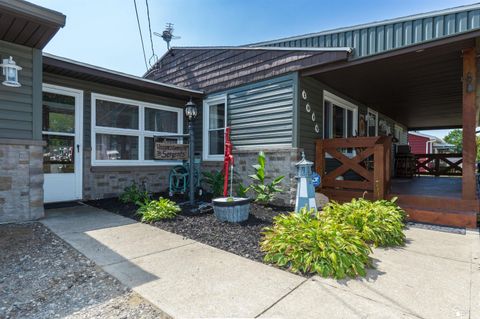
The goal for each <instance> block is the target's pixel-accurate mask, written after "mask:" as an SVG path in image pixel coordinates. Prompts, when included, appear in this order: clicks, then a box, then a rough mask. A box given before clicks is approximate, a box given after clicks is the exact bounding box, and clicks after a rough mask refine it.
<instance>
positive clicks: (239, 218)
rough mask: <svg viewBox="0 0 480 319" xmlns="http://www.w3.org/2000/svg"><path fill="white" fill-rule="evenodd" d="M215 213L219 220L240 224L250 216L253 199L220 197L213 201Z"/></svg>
mask: <svg viewBox="0 0 480 319" xmlns="http://www.w3.org/2000/svg"><path fill="white" fill-rule="evenodd" d="M212 202H213V213H214V214H215V217H217V218H218V220H221V221H226V222H231V223H239V222H243V221H246V220H247V219H248V215H249V214H250V202H251V199H250V198H247V197H218V198H215V199H213V200H212Z"/></svg>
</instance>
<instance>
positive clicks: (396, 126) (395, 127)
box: [393, 123, 405, 144]
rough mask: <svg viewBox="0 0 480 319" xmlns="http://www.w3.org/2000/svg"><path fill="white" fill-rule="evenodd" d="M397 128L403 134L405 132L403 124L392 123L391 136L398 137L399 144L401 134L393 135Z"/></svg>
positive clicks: (399, 142)
mask: <svg viewBox="0 0 480 319" xmlns="http://www.w3.org/2000/svg"><path fill="white" fill-rule="evenodd" d="M397 129H400V130H401V134H403V133H404V132H405V129H404V128H403V126H401V125H399V124H397V123H394V125H393V137H395V138H397V139H398V144H401V139H400V137H401V136H399V137H396V136H395V133H397Z"/></svg>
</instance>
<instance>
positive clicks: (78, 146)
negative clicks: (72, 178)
mask: <svg viewBox="0 0 480 319" xmlns="http://www.w3.org/2000/svg"><path fill="white" fill-rule="evenodd" d="M77 153H80V144H77Z"/></svg>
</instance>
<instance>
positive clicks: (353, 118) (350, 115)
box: [323, 91, 358, 138]
mask: <svg viewBox="0 0 480 319" xmlns="http://www.w3.org/2000/svg"><path fill="white" fill-rule="evenodd" d="M323 96H324V98H323V121H324V125H323V128H324V130H323V138H344V137H351V136H356V135H357V124H358V117H357V112H358V111H357V109H358V108H357V106H356V105H354V104H352V103H350V102H348V101H346V100H344V99H341V98H339V97H338V96H335V95H333V94H331V93H330V92H327V91H323Z"/></svg>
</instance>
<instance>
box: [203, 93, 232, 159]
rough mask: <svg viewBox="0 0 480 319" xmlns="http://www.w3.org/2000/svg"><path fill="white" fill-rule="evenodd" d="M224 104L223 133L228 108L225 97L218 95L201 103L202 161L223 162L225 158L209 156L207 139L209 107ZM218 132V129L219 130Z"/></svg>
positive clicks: (223, 155)
mask: <svg viewBox="0 0 480 319" xmlns="http://www.w3.org/2000/svg"><path fill="white" fill-rule="evenodd" d="M222 103H223V104H224V105H225V124H224V125H225V126H224V127H223V132H225V128H226V127H227V123H228V112H227V110H228V106H227V95H226V94H225V95H220V96H213V97H210V98H208V99H205V100H204V101H203V129H202V131H203V132H202V137H203V147H202V158H203V160H204V161H223V160H224V158H225V154H221V155H218V154H216V155H210V153H209V152H210V151H209V150H210V137H209V134H208V133H209V131H210V129H209V126H210V106H212V105H216V104H222ZM219 130H220V129H219Z"/></svg>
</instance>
